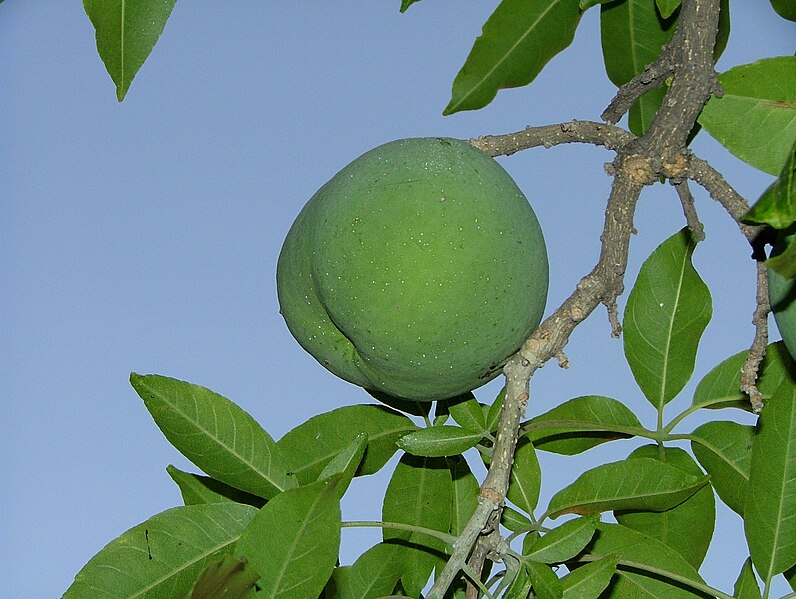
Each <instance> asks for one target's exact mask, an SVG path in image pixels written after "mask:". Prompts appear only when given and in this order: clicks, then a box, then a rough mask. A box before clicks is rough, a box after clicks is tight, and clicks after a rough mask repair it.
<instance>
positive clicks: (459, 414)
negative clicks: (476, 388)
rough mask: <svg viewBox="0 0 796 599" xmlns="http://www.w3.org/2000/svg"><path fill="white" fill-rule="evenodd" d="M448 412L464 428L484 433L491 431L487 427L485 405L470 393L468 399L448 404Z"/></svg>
mask: <svg viewBox="0 0 796 599" xmlns="http://www.w3.org/2000/svg"><path fill="white" fill-rule="evenodd" d="M448 412H450V415H451V416H452V417H453V419H454V420H455V421H456V424H458V425H459V426H461V427H462V428H466V429H470V430H472V431H480V432H482V433H487V432H490V431H488V430H487V429H486V415H485V414H484V409H483V406H482V405H481V404H480V403H478V402H477V401H476V399H475V397H473V396H472V394H470V398H469V399H467V400H466V401H458V402H456V403H453V404H451V405H449V406H448Z"/></svg>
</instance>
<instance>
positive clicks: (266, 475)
mask: <svg viewBox="0 0 796 599" xmlns="http://www.w3.org/2000/svg"><path fill="white" fill-rule="evenodd" d="M130 383H131V384H132V386H133V388H134V389H135V390H136V392H137V393H138V395H139V396H140V397H141V399H143V400H144V405H145V406H146V408H147V410H149V413H150V414H151V415H152V418H153V419H154V420H155V424H157V425H158V428H160V430H161V431H162V432H163V435H164V436H165V437H166V438H167V439H168V440H169V442H170V443H171V444H172V445H174V447H176V448H177V449H178V450H179V451H180V453H182V454H183V455H184V456H185V457H186V458H188V459H189V460H191V461H192V462H193V463H194V464H196V465H197V466H198V467H199V468H201V469H202V470H203V471H204V472H206V473H207V474H209V475H210V476H212V477H213V478H215V479H217V480H220V481H221V482H223V483H226V484H228V485H231V486H233V487H235V488H237V489H240V490H242V491H247V492H248V493H252V494H254V495H258V496H260V497H264V498H266V499H270V498H271V497H273V496H274V495H276V494H277V493H279V492H280V491H284V490H286V489H290V488H292V487H295V486H296V481H295V479H294V478H293V477H290V476H288V475H287V469H286V468H285V464H284V462H283V460H282V456H281V455H280V453H279V450H278V449H277V447H276V444H275V443H274V440H273V439H272V438H271V435H269V434H268V433H267V432H266V431H265V430H264V429H263V428H262V427H261V426H260V425H259V423H258V422H257V421H256V420H255V419H254V418H252V417H251V416H250V415H249V414H248V413H247V412H245V411H244V410H243V409H241V408H240V407H239V406H237V405H236V404H234V403H233V402H231V401H230V400H228V399H227V398H226V397H222V396H221V395H219V394H218V393H214V392H213V391H211V390H210V389H206V388H205V387H200V386H199V385H192V384H191V383H186V382H184V381H178V380H177V379H172V378H168V377H164V376H159V375H154V374H150V375H139V374H135V373H133V374H131V375H130Z"/></svg>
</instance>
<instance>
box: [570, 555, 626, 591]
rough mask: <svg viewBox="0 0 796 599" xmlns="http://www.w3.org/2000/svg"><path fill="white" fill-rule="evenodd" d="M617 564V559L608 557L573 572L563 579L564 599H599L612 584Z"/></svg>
mask: <svg viewBox="0 0 796 599" xmlns="http://www.w3.org/2000/svg"><path fill="white" fill-rule="evenodd" d="M616 564H617V558H616V557H615V556H613V555H607V556H605V557H603V558H601V559H598V560H597V561H594V562H589V563H588V564H585V565H583V566H580V567H578V568H577V569H575V570H573V571H571V572H570V573H569V574H567V575H566V576H564V578H562V579H561V586H562V587H563V589H564V597H563V599H597V598H598V597H599V596H600V593H602V592H603V591H604V590H605V589H606V587H608V584H609V583H610V582H611V578H612V577H613V575H614V573H615V572H616Z"/></svg>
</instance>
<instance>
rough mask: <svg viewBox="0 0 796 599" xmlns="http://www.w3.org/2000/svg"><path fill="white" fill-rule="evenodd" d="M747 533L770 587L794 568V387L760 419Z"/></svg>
mask: <svg viewBox="0 0 796 599" xmlns="http://www.w3.org/2000/svg"><path fill="white" fill-rule="evenodd" d="M744 531H745V533H746V540H747V542H748V544H749V551H750V553H751V556H752V563H754V565H755V568H756V569H757V571H758V573H759V574H760V577H761V578H762V579H763V582H764V583H766V585H768V583H769V582H770V581H771V579H772V578H773V577H774V576H775V575H776V574H779V573H781V572H784V571H785V570H787V569H788V568H790V567H791V566H793V565H794V564H796V386H791V387H785V386H783V387H781V388H780V389H779V391H778V392H777V394H776V395H774V396H773V397H772V398H771V399H769V401H768V402H766V405H765V407H764V408H763V411H762V412H761V414H760V419H759V421H758V428H757V434H756V435H755V438H754V442H753V443H752V464H751V467H750V470H749V485H748V487H747V492H746V504H745V506H744Z"/></svg>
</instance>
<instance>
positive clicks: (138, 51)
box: [83, 0, 177, 102]
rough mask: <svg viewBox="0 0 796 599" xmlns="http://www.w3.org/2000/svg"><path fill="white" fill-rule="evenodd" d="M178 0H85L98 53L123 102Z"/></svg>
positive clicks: (117, 95)
mask: <svg viewBox="0 0 796 599" xmlns="http://www.w3.org/2000/svg"><path fill="white" fill-rule="evenodd" d="M176 1H177V0H137V1H136V2H125V0H83V8H84V10H85V11H86V14H87V15H88V18H89V19H90V20H91V24H92V25H94V29H95V33H96V40H97V52H99V55H100V58H101V59H102V62H104V63H105V68H106V69H107V70H108V74H109V75H110V76H111V79H112V80H113V82H114V83H115V84H116V98H117V99H118V100H119V102H121V101H122V100H124V96H125V95H126V94H127V90H128V89H129V88H130V83H131V82H132V81H133V78H134V77H135V75H136V73H138V69H140V68H141V65H143V64H144V61H145V60H146V59H147V57H148V56H149V54H150V52H152V48H154V47H155V44H156V43H157V41H158V39H159V38H160V35H161V33H163V28H164V27H165V26H166V21H167V20H168V18H169V15H171V10H172V9H173V8H174V4H175V3H176Z"/></svg>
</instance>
